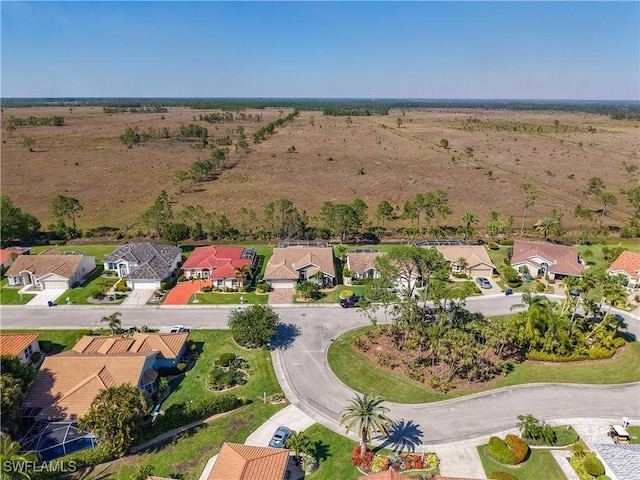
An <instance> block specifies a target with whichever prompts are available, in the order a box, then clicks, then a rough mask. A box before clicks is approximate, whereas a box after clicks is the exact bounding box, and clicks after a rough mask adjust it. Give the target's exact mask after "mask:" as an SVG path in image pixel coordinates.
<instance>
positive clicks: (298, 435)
mask: <svg viewBox="0 0 640 480" xmlns="http://www.w3.org/2000/svg"><path fill="white" fill-rule="evenodd" d="M287 448H289V449H291V450H293V454H294V455H295V457H296V461H297V462H299V461H300V457H301V456H302V455H306V454H308V453H311V450H312V449H313V446H312V444H311V439H310V438H309V437H308V436H307V435H306V434H305V433H304V432H296V431H293V432H291V436H290V437H289V440H287Z"/></svg>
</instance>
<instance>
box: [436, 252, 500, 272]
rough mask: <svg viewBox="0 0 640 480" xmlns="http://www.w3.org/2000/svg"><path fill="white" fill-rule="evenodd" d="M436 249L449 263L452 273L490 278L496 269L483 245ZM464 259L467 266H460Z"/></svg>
mask: <svg viewBox="0 0 640 480" xmlns="http://www.w3.org/2000/svg"><path fill="white" fill-rule="evenodd" d="M434 248H435V249H436V250H438V252H440V253H441V254H442V256H443V257H444V258H445V259H446V260H447V262H449V264H450V265H451V273H463V274H465V275H467V276H469V277H473V278H477V277H487V278H488V277H491V275H492V274H493V270H494V269H495V268H496V266H495V265H494V264H493V262H492V261H491V258H489V254H488V253H487V249H486V248H485V247H484V246H483V245H438V246H436V247H434ZM463 258H464V260H465V261H466V264H463V265H460V264H459V263H462V262H460V259H463Z"/></svg>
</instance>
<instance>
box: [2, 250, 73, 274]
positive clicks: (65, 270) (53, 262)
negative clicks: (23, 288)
mask: <svg viewBox="0 0 640 480" xmlns="http://www.w3.org/2000/svg"><path fill="white" fill-rule="evenodd" d="M83 258H84V255H19V256H18V257H17V258H16V259H15V260H14V261H13V263H12V264H11V266H10V267H9V269H8V270H7V272H6V274H5V275H6V276H18V275H20V272H22V271H24V270H27V271H29V272H31V273H33V274H34V275H36V276H38V277H42V276H43V275H46V274H47V273H55V274H56V275H60V276H61V277H64V278H71V277H72V276H73V274H74V273H76V271H77V270H78V267H79V266H80V262H81V261H82V259H83Z"/></svg>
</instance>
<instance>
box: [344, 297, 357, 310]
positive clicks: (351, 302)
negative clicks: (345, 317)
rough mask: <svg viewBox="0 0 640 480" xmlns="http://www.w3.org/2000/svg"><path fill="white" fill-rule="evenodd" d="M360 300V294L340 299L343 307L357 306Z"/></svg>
mask: <svg viewBox="0 0 640 480" xmlns="http://www.w3.org/2000/svg"><path fill="white" fill-rule="evenodd" d="M359 301H360V297H359V296H358V295H351V296H350V297H348V298H343V299H342V300H340V306H341V307H342V308H349V307H357V306H358V302H359Z"/></svg>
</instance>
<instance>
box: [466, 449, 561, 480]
mask: <svg viewBox="0 0 640 480" xmlns="http://www.w3.org/2000/svg"><path fill="white" fill-rule="evenodd" d="M485 447H486V445H480V446H479V447H478V453H479V454H480V460H481V461H482V467H483V468H484V471H485V473H486V474H487V476H489V475H490V474H491V473H492V472H495V471H498V470H500V471H503V472H507V473H510V474H511V475H514V476H515V477H516V478H517V479H518V480H539V479H541V478H544V480H566V479H567V477H566V476H565V474H564V472H563V471H562V469H561V468H560V466H559V465H558V463H557V462H556V460H555V459H554V458H553V455H551V452H550V451H548V450H538V449H532V450H531V455H530V456H529V459H528V460H527V461H526V462H525V463H524V464H522V465H521V466H519V467H516V468H510V467H507V466H506V465H501V464H500V463H497V462H494V461H493V460H491V459H489V458H487V456H486V455H485V453H484V450H485Z"/></svg>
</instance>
